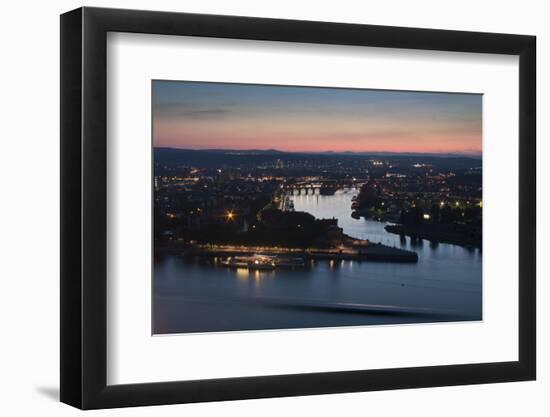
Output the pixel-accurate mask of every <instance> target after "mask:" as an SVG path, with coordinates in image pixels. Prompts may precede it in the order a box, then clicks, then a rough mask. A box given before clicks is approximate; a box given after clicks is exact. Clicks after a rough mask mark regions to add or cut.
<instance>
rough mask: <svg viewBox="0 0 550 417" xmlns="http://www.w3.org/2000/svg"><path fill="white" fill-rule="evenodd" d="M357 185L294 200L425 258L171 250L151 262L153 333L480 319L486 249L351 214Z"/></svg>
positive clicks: (352, 231)
mask: <svg viewBox="0 0 550 417" xmlns="http://www.w3.org/2000/svg"><path fill="white" fill-rule="evenodd" d="M356 194H357V191H356V190H354V189H350V190H339V191H337V192H336V194H335V195H331V196H322V195H298V196H293V197H292V199H293V201H294V207H295V210H296V211H306V212H308V213H311V214H312V215H314V216H315V217H317V218H332V217H335V218H337V219H338V224H339V225H340V227H342V228H343V229H344V233H346V234H348V235H350V236H353V237H357V238H362V239H369V240H370V241H372V242H381V243H383V244H385V245H390V246H395V247H399V248H404V249H408V250H413V251H415V252H417V253H418V263H385V262H358V261H340V262H332V261H316V262H314V263H312V265H311V266H310V267H308V268H306V269H298V270H283V269H277V270H274V271H248V270H246V269H229V268H226V267H223V266H217V265H214V264H213V263H208V262H204V261H201V260H200V259H186V258H183V257H178V256H164V257H161V258H158V259H155V263H154V278H153V289H154V297H153V300H154V304H153V333H155V334H159V333H186V332H209V331H234V330H261V329H289V328H308V327H334V326H352V325H374V324H400V323H425V322H440V321H458V320H461V321H462V320H481V311H482V273H481V271H482V256H481V251H480V250H478V249H467V248H463V247H461V246H457V245H450V244H444V243H440V244H433V243H431V242H429V241H411V240H410V239H409V238H404V239H403V238H400V237H399V236H398V235H394V234H390V233H387V232H386V231H385V230H384V226H385V223H381V222H377V221H373V220H365V219H363V218H361V219H353V218H352V217H351V208H350V207H351V199H352V197H353V195H356Z"/></svg>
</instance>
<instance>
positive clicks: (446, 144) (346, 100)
mask: <svg viewBox="0 0 550 417" xmlns="http://www.w3.org/2000/svg"><path fill="white" fill-rule="evenodd" d="M481 100H482V96H481V95H478V94H448V93H419V92H406V91H386V90H364V89H340V88H315V87H282V86H268V85H252V84H228V83H201V82H182V81H153V99H152V106H153V142H154V146H156V147H172V148H182V149H219V148H221V149H277V150H281V151H304V152H325V151H334V152H342V151H353V152H426V153H460V154H470V155H479V154H481Z"/></svg>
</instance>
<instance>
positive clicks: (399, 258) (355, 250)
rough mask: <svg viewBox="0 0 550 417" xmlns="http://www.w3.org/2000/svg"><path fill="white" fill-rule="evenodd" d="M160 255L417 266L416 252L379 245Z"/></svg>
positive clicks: (180, 250) (188, 249) (175, 248)
mask: <svg viewBox="0 0 550 417" xmlns="http://www.w3.org/2000/svg"><path fill="white" fill-rule="evenodd" d="M155 253H158V254H181V255H188V256H191V255H192V256H212V257H215V256H218V257H229V256H252V255H255V254H256V255H266V256H293V257H302V258H303V259H304V260H310V259H313V260H335V261H338V260H357V261H380V262H413V263H415V262H418V255H417V254H416V252H412V251H408V250H404V249H398V248H393V247H390V246H386V245H382V244H380V243H370V242H369V243H364V244H358V245H349V246H343V247H339V248H305V249H302V248H284V247H266V246H239V245H214V244H204V245H201V244H179V245H171V246H164V247H158V248H155Z"/></svg>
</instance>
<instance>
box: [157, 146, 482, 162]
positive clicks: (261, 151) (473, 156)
mask: <svg viewBox="0 0 550 417" xmlns="http://www.w3.org/2000/svg"><path fill="white" fill-rule="evenodd" d="M154 149H155V153H162V154H168V153H173V154H178V153H179V154H181V155H183V154H192V153H203V154H204V153H213V154H229V155H266V156H267V155H334V156H337V155H345V156H363V157H364V156H372V157H376V156H388V157H399V156H405V157H435V158H469V159H481V155H477V154H466V153H429V152H383V151H380V152H378V151H369V152H354V151H341V152H335V151H320V152H304V151H296V152H288V151H280V150H277V149H185V148H169V147H155V148H154Z"/></svg>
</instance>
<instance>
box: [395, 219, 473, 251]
mask: <svg viewBox="0 0 550 417" xmlns="http://www.w3.org/2000/svg"><path fill="white" fill-rule="evenodd" d="M385 230H386V231H387V232H388V233H393V234H397V235H400V236H408V237H410V238H412V239H425V240H429V241H432V242H439V243H450V244H453V245H460V246H464V247H467V248H481V246H482V239H481V230H480V231H479V233H472V231H471V230H469V229H467V228H461V227H459V225H449V226H447V227H445V226H442V225H437V226H434V225H403V224H395V225H387V226H386V227H385Z"/></svg>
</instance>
